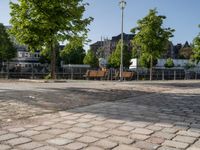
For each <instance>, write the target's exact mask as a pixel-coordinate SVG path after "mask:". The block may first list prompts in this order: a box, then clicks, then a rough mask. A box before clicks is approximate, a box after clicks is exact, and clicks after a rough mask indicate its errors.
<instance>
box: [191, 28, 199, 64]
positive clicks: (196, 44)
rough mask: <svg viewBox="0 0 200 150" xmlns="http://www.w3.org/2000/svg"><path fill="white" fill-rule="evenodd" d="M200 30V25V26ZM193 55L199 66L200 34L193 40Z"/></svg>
mask: <svg viewBox="0 0 200 150" xmlns="http://www.w3.org/2000/svg"><path fill="white" fill-rule="evenodd" d="M199 28H200V25H199ZM192 50H193V55H192V56H191V58H192V60H193V61H195V62H196V63H197V64H198V63H199V62H200V33H199V35H198V36H197V37H195V38H194V40H193V49H192Z"/></svg>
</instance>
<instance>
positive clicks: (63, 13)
mask: <svg viewBox="0 0 200 150" xmlns="http://www.w3.org/2000/svg"><path fill="white" fill-rule="evenodd" d="M86 5H87V4H85V3H83V2H82V0H62V1H58V0H18V2H17V3H13V2H11V3H10V8H11V13H10V14H11V17H12V18H11V20H10V23H11V24H12V26H13V27H12V29H11V31H10V32H11V34H13V35H14V36H15V37H16V38H17V40H18V41H19V42H20V43H22V44H25V45H28V46H29V48H30V49H43V48H44V47H47V46H48V43H52V42H55V43H57V42H58V41H65V40H68V41H72V40H77V39H79V41H80V39H81V40H84V39H85V38H86V35H87V34H86V33H87V31H88V29H87V28H86V26H87V25H88V24H89V23H90V22H91V21H92V18H83V13H84V11H85V6H86Z"/></svg>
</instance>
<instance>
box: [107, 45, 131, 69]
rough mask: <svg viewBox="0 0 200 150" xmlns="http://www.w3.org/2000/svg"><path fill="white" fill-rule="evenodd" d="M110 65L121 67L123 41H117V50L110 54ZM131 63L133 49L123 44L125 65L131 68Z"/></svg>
mask: <svg viewBox="0 0 200 150" xmlns="http://www.w3.org/2000/svg"><path fill="white" fill-rule="evenodd" d="M108 63H109V66H110V67H114V68H119V67H120V64H121V41H119V42H118V43H117V47H116V50H115V51H114V52H113V53H112V54H111V55H110V57H109V60H108ZM130 65H131V51H129V50H128V46H127V45H125V44H124V45H123V66H124V67H125V68H129V66H130Z"/></svg>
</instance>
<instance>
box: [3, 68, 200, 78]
mask: <svg viewBox="0 0 200 150" xmlns="http://www.w3.org/2000/svg"><path fill="white" fill-rule="evenodd" d="M86 71H87V69H85V70H80V69H69V70H65V71H59V72H57V73H56V77H57V79H73V80H76V79H79V80H80V79H85V78H84V75H85V74H86ZM129 71H130V70H129ZM131 71H132V72H134V76H133V78H132V80H149V79H150V71H149V69H144V68H138V69H135V70H131ZM118 72H119V70H116V69H109V70H108V71H107V76H106V77H105V78H104V79H105V80H118V78H116V74H117V73H118ZM48 74H49V73H48V72H45V73H40V72H34V71H32V72H0V78H5V79H7V78H10V79H19V78H24V79H44V78H45V77H46V76H47V75H48ZM152 79H153V80H189V79H200V69H195V70H192V69H190V70H185V69H157V68H154V69H153V74H152Z"/></svg>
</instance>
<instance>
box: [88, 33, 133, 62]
mask: <svg viewBox="0 0 200 150" xmlns="http://www.w3.org/2000/svg"><path fill="white" fill-rule="evenodd" d="M123 37H124V44H125V45H127V46H128V50H130V51H131V49H132V46H131V40H132V39H133V37H134V35H133V34H126V33H123ZM120 40H121V34H119V35H117V36H113V37H112V38H111V39H108V38H106V39H103V40H101V41H97V42H95V43H93V44H91V45H90V49H91V50H92V51H93V52H94V53H95V54H96V56H97V57H98V58H105V59H108V57H109V56H110V55H111V54H112V52H113V51H114V50H115V49H116V47H117V44H118V42H119V41H120Z"/></svg>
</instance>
